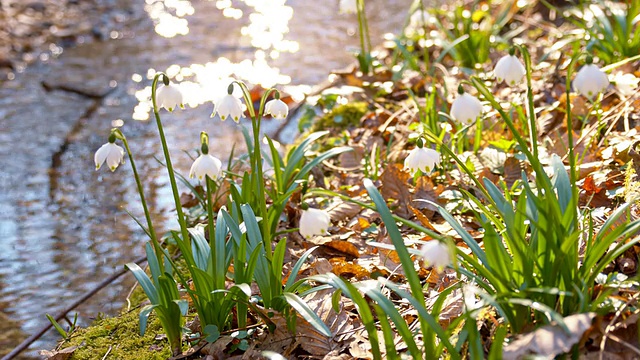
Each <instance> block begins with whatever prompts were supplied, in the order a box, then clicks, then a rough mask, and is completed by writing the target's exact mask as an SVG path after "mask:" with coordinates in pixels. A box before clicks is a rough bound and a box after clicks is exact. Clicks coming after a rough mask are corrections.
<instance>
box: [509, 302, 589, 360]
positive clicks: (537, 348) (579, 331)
mask: <svg viewBox="0 0 640 360" xmlns="http://www.w3.org/2000/svg"><path fill="white" fill-rule="evenodd" d="M595 318H596V313H593V312H590V313H584V314H575V315H570V316H567V317H565V318H564V323H565V324H566V325H567V328H568V329H569V334H567V333H566V332H565V331H564V330H562V328H561V327H560V326H558V325H546V326H543V327H541V328H539V329H537V330H535V331H533V332H530V333H528V334H525V335H522V336H520V337H519V338H518V339H517V340H515V341H512V342H511V343H510V344H509V345H507V346H505V347H504V350H503V354H502V358H503V359H504V360H509V359H514V360H515V359H524V358H525V357H527V356H529V355H538V356H542V357H545V358H548V359H553V358H554V357H556V356H557V355H560V354H564V353H566V352H569V351H571V347H572V346H573V345H575V344H577V343H578V342H579V341H580V339H582V336H583V335H584V333H585V332H587V331H588V330H589V329H591V327H592V322H593V319H595Z"/></svg>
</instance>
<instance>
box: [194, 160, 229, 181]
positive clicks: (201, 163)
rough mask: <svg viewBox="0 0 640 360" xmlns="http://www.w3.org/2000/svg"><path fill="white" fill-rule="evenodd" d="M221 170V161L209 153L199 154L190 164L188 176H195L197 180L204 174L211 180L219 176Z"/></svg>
mask: <svg viewBox="0 0 640 360" xmlns="http://www.w3.org/2000/svg"><path fill="white" fill-rule="evenodd" d="M221 170H222V161H220V159H218V158H216V157H215V156H212V155H210V154H201V155H200V156H198V158H197V159H196V161H194V162H193V165H191V170H190V171H189V177H190V178H192V179H193V178H194V177H197V178H198V180H204V179H205V176H209V177H210V178H211V179H212V180H215V179H217V178H218V177H219V176H220V173H221Z"/></svg>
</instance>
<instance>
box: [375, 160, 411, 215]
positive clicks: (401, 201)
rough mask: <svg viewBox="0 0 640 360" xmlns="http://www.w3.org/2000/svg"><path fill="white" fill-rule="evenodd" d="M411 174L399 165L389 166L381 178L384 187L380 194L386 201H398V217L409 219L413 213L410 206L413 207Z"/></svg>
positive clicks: (395, 211) (396, 211) (396, 210)
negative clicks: (410, 190)
mask: <svg viewBox="0 0 640 360" xmlns="http://www.w3.org/2000/svg"><path fill="white" fill-rule="evenodd" d="M410 177H411V175H409V173H407V172H405V171H402V170H401V166H400V165H399V164H392V165H390V166H388V167H387V168H386V169H385V171H384V172H383V173H382V175H381V176H380V182H381V183H382V187H381V188H380V193H381V194H382V196H383V197H384V198H385V199H394V200H396V201H397V204H398V208H397V209H395V210H394V213H396V214H397V215H398V216H401V217H403V218H408V217H410V216H411V212H410V211H409V209H408V207H407V206H408V205H411V201H412V196H411V192H409V185H408V182H409V178H410Z"/></svg>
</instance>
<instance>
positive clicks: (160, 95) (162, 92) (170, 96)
mask: <svg viewBox="0 0 640 360" xmlns="http://www.w3.org/2000/svg"><path fill="white" fill-rule="evenodd" d="M183 101H184V100H183V95H182V91H181V90H180V88H179V87H178V86H176V85H171V84H169V85H163V86H160V87H159V88H158V89H156V103H157V104H158V107H160V108H165V109H167V110H169V111H173V109H175V108H176V107H178V106H180V107H182V102H183Z"/></svg>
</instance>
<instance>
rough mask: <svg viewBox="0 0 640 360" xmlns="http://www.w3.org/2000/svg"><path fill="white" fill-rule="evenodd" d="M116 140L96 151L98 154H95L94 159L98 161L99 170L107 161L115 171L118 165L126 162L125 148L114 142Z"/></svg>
mask: <svg viewBox="0 0 640 360" xmlns="http://www.w3.org/2000/svg"><path fill="white" fill-rule="evenodd" d="M109 140H112V139H109ZM114 142H115V139H113V141H109V142H108V143H106V144H104V145H102V146H100V148H99V149H98V151H96V154H95V155H94V156H93V161H94V162H95V163H96V170H99V169H100V166H102V164H104V162H105V161H106V162H107V166H109V169H111V171H115V170H116V168H118V165H120V164H124V149H123V148H121V147H120V146H118V145H116V144H114Z"/></svg>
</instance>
